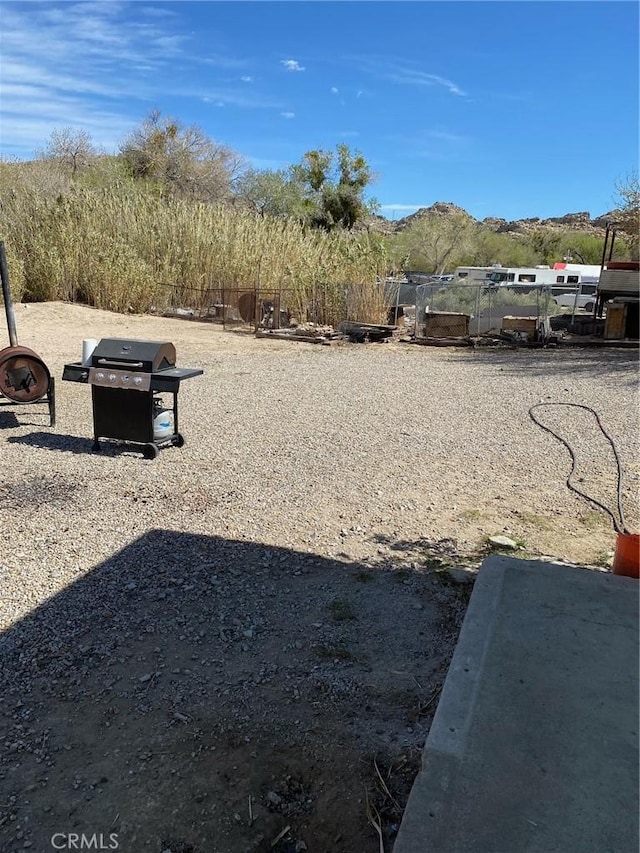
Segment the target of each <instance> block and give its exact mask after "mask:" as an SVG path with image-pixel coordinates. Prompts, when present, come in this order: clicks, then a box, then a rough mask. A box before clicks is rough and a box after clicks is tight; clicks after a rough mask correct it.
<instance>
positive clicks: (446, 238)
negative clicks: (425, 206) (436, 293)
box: [389, 213, 474, 274]
mask: <svg viewBox="0 0 640 853" xmlns="http://www.w3.org/2000/svg"><path fill="white" fill-rule="evenodd" d="M473 234H474V222H473V220H472V219H471V217H470V216H468V215H467V214H464V213H455V214H452V215H445V216H442V215H438V214H431V215H428V216H420V217H418V218H416V219H414V220H413V221H412V222H411V223H410V224H409V225H408V226H407V227H406V228H405V229H403V230H402V231H400V232H399V233H397V234H396V235H394V236H393V237H392V238H391V240H390V243H389V252H390V255H391V258H392V259H393V260H394V262H395V264H396V265H397V266H399V267H401V268H404V269H412V270H420V271H421V272H425V273H437V274H441V273H443V272H446V271H447V270H452V269H455V267H456V266H459V265H460V264H462V263H464V258H465V256H467V255H468V254H469V252H470V244H471V240H472V238H473Z"/></svg>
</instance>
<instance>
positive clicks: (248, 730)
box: [0, 530, 470, 853]
mask: <svg viewBox="0 0 640 853" xmlns="http://www.w3.org/2000/svg"><path fill="white" fill-rule="evenodd" d="M469 594H470V585H469V584H465V583H462V584H458V583H455V582H452V583H450V584H443V583H442V581H441V579H438V578H436V577H435V576H434V575H432V574H430V573H429V572H426V571H420V570H414V571H398V570H397V569H393V568H391V567H389V566H378V565H371V564H367V563H346V562H340V561H337V560H330V559H324V558H321V557H318V556H315V555H312V554H305V553H300V552H294V551H290V550H287V549H283V548H274V547H267V546H262V545H259V544H255V543H250V542H241V541H231V540H225V539H220V538H216V537H206V536H196V535H191V534H186V533H179V532H172V531H167V530H155V531H150V532H148V533H147V534H145V535H143V536H142V537H141V538H139V539H137V540H136V541H134V542H133V543H132V544H131V545H130V546H128V547H127V548H125V549H124V550H122V551H121V552H119V553H116V554H115V555H114V556H113V557H111V558H110V559H108V560H107V561H105V562H104V563H102V564H100V565H98V566H96V567H95V569H93V570H92V571H91V572H90V573H88V574H87V575H85V576H83V577H82V578H80V579H79V580H77V581H76V582H75V583H74V584H72V585H71V586H69V587H68V588H66V589H65V590H63V591H62V592H60V593H59V594H58V595H56V596H55V597H53V598H51V599H50V600H49V601H47V602H45V603H44V604H42V605H41V606H39V607H38V608H37V609H35V610H34V611H33V612H32V613H30V614H29V615H28V616H27V617H25V618H24V619H23V620H22V621H20V622H19V623H17V624H15V625H14V626H13V627H12V628H10V629H9V630H8V631H6V632H5V634H4V635H3V636H2V637H1V638H0V655H1V656H2V661H3V667H2V671H1V672H0V697H2V701H0V719H1V720H2V735H1V737H2V739H3V743H2V749H1V750H0V755H1V756H2V757H0V849H1V850H2V851H14V850H16V851H17V850H23V849H24V848H25V847H32V849H33V850H37V851H38V852H39V853H40V851H42V853H46V851H48V850H53V849H55V847H54V846H53V845H52V840H51V839H52V837H53V836H54V834H55V833H61V835H58V836H56V837H55V841H56V843H62V841H63V840H64V839H65V838H68V837H69V834H73V833H76V834H78V835H80V834H83V833H84V834H85V835H86V836H93V835H98V836H99V834H100V833H102V836H103V839H104V842H105V843H109V839H110V838H111V834H112V833H113V834H115V837H117V841H118V849H119V850H121V851H124V853H129V851H131V853H133V851H135V852H136V853H139V851H144V850H150V851H157V853H161V851H165V850H171V851H172V853H215V852H216V851H220V853H251V851H255V853H259V851H276V853H284V851H288V853H289V852H290V851H294V850H304V849H309V850H321V851H344V853H353V851H356V850H357V851H359V853H365V851H367V850H371V851H375V850H378V849H379V839H378V836H377V833H376V831H375V830H374V829H373V827H372V824H371V822H370V820H369V818H368V817H367V812H368V813H369V817H371V816H374V815H377V816H379V820H380V824H381V826H382V829H383V834H384V838H385V843H387V844H388V845H391V843H392V840H393V838H394V834H395V832H396V831H397V828H398V824H399V821H400V817H401V813H402V804H403V803H404V802H405V801H406V797H407V795H408V792H409V790H410V787H411V784H412V782H413V779H414V777H415V774H416V772H417V770H418V767H419V761H420V754H421V748H422V745H423V743H424V740H425V737H426V733H427V731H428V729H429V726H430V723H431V719H432V716H433V713H434V711H435V707H436V705H437V698H438V695H439V690H440V688H441V686H442V683H443V680H444V677H445V675H446V671H447V667H448V663H449V660H450V658H451V655H452V652H453V648H454V645H455V642H456V639H457V635H458V632H459V629H460V625H461V621H462V618H463V614H464V611H465V608H466V603H467V601H468V596H469ZM367 792H368V793H367ZM72 837H73V836H72ZM27 842H28V843H27ZM303 844H304V845H306V847H305V846H303Z"/></svg>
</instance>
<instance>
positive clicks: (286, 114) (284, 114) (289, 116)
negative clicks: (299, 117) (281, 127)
mask: <svg viewBox="0 0 640 853" xmlns="http://www.w3.org/2000/svg"><path fill="white" fill-rule="evenodd" d="M280 115H281V116H282V118H295V117H296V114H295V113H280Z"/></svg>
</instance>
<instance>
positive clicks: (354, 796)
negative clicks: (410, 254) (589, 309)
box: [0, 303, 640, 853]
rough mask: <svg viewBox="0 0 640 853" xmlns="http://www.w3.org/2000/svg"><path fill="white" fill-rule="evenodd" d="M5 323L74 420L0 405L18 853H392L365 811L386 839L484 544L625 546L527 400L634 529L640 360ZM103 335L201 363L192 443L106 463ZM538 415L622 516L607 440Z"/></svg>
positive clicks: (185, 423)
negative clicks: (80, 847)
mask: <svg viewBox="0 0 640 853" xmlns="http://www.w3.org/2000/svg"><path fill="white" fill-rule="evenodd" d="M16 315H17V324H18V336H19V341H20V344H22V345H25V346H30V347H32V348H33V349H35V350H36V352H38V354H39V355H41V357H42V358H43V359H44V360H45V362H46V363H47V365H48V366H49V368H50V370H51V372H52V374H53V375H54V376H55V377H56V379H57V380H58V384H57V394H58V425H57V427H56V428H55V429H50V428H49V427H48V417H47V415H46V407H45V406H40V405H38V406H23V407H18V406H13V405H11V406H4V405H0V442H2V459H3V478H2V482H1V483H0V514H1V517H2V524H1V526H0V537H1V542H2V548H1V550H0V576H1V590H2V612H1V618H2V623H1V627H2V629H3V630H4V632H5V633H4V635H3V637H2V640H1V641H0V642H1V643H2V653H3V661H4V666H3V669H2V673H1V676H2V677H1V679H0V680H1V681H2V685H1V689H0V695H2V696H3V697H4V701H0V719H2V729H1V730H0V740H3V741H4V743H2V744H1V746H2V747H4V749H2V758H1V759H0V849H1V850H2V851H5V850H7V851H13V850H22V849H24V848H28V847H32V849H34V850H38V851H40V850H43V851H44V850H52V849H55V848H54V847H53V846H52V845H51V841H50V839H51V836H52V834H53V833H55V832H61V833H70V832H76V833H82V832H84V833H85V834H89V835H90V834H91V833H101V832H102V833H103V834H104V836H105V839H106V840H107V841H108V833H109V832H115V833H118V839H119V849H121V850H126V851H129V850H131V851H134V850H135V851H138V850H143V849H149V850H157V851H158V853H161V851H164V850H171V851H172V853H205V851H206V853H212V852H213V851H218V850H219V851H222V853H236V851H237V853H241V851H254V850H255V851H261V850H276V851H295V850H305V849H309V850H310V851H313V850H316V851H329V850H332V851H333V850H335V851H341V850H344V851H345V852H346V853H353V851H355V850H358V851H360V850H362V851H365V850H376V849H378V839H377V834H376V831H375V830H374V828H373V826H372V823H371V820H369V819H368V818H367V811H368V809H367V801H368V800H369V801H370V807H369V815H370V816H372V815H373V816H375V814H376V812H375V810H376V809H377V810H378V813H379V814H380V818H381V823H382V826H383V834H384V836H385V843H387V844H389V845H390V844H391V843H392V839H393V834H394V831H395V828H396V825H397V821H398V820H399V818H400V815H401V801H402V798H404V797H406V793H407V791H408V789H409V786H410V784H411V781H412V779H413V776H414V774H415V772H416V769H417V766H418V765H417V761H418V758H419V750H420V748H421V746H422V744H423V742H424V738H425V736H426V733H427V731H428V727H429V723H430V720H431V717H432V714H433V710H434V707H435V705H436V704H437V694H438V691H439V689H440V686H441V684H442V680H443V678H444V675H445V674H446V667H447V665H448V661H449V659H450V656H451V653H452V650H453V646H454V644H455V639H456V637H457V633H458V630H459V627H460V623H461V619H462V616H463V614H464V609H465V605H466V600H467V599H468V595H469V591H470V587H471V584H470V583H467V582H466V578H471V579H472V577H473V569H474V567H475V566H477V565H478V563H479V561H480V559H481V557H482V553H483V549H484V548H485V541H486V537H487V536H489V535H492V534H498V533H502V534H506V535H508V536H510V537H512V538H513V539H514V540H516V541H517V542H518V543H519V544H520V547H521V549H522V551H521V553H522V554H523V556H526V555H527V554H533V555H548V556H550V557H552V558H558V559H562V560H568V561H574V562H578V563H583V564H588V565H596V564H599V563H602V562H603V560H604V559H605V558H606V555H607V552H609V551H610V550H611V549H612V548H613V545H614V539H615V537H614V534H613V531H612V529H611V524H610V522H609V520H608V519H607V518H606V516H604V515H603V514H602V513H600V512H597V511H595V510H594V509H593V508H592V507H590V506H589V505H587V504H586V503H584V502H583V501H582V500H580V499H579V498H577V497H576V496H575V495H573V494H571V493H570V492H569V491H568V490H567V489H566V487H565V486H564V480H565V477H566V475H567V473H568V471H569V465H570V462H569V457H568V454H567V451H566V450H565V448H563V447H562V446H561V445H560V444H558V443H557V442H555V441H554V440H553V439H552V438H551V436H549V435H548V434H546V433H544V432H543V431H542V430H540V429H539V428H538V427H537V426H535V425H534V424H533V423H532V422H531V420H530V419H529V417H528V414H527V412H528V408H529V407H530V406H531V405H534V404H536V403H540V402H552V401H553V402H572V403H581V404H585V405H589V406H592V407H593V408H595V409H596V410H597V411H598V412H599V413H600V415H601V418H602V420H603V423H604V424H605V426H606V428H607V430H608V431H609V432H610V433H611V434H612V436H613V437H614V438H615V440H616V444H617V447H618V450H619V453H620V456H621V459H622V462H623V466H624V470H625V492H624V506H625V511H626V516H627V524H628V526H629V527H631V528H633V529H637V525H638V519H639V513H638V502H637V494H638V476H639V471H640V468H639V465H638V459H639V455H638V443H639V434H638V423H637V378H638V372H637V366H638V364H637V353H635V352H633V351H631V350H606V351H605V350H593V351H592V350H577V349H575V350H563V351H553V350H545V351H542V350H540V351H534V350H522V351H511V350H508V351H505V350H499V351H496V350H491V351H485V350H483V351H467V350H453V349H440V348H433V349H432V348H426V347H417V346H409V345H406V344H401V343H395V342H392V343H384V344H365V345H350V344H347V345H333V346H331V347H323V346H317V345H311V344H301V343H291V342H283V341H272V340H256V339H255V338H253V336H250V335H246V334H240V333H233V332H229V331H227V332H224V331H222V330H221V329H219V328H218V327H214V326H211V325H209V324H200V323H194V322H188V321H180V320H169V319H161V318H154V317H137V316H120V315H115V314H109V313H107V312H102V311H94V310H91V309H87V308H82V307H80V306H69V305H63V304H59V303H51V304H44V305H43V304H38V305H29V306H25V305H17V306H16ZM108 336H113V337H135V338H144V339H151V340H170V341H173V342H174V343H175V345H176V348H177V352H178V364H179V365H180V366H198V367H202V368H203V369H204V371H205V373H204V375H203V376H201V377H198V378H195V379H192V380H189V381H188V382H185V383H184V384H183V386H182V388H181V391H180V407H181V409H180V415H181V432H182V433H183V434H184V436H185V439H186V444H185V446H184V447H183V448H181V449H177V448H167V449H165V450H162V451H161V453H160V455H159V457H158V458H157V459H156V460H153V461H149V460H144V459H142V458H141V456H140V454H139V453H137V452H135V451H134V450H132V449H131V448H126V447H119V446H115V445H105V449H104V451H103V452H102V453H101V454H93V453H91V452H90V451H91V443H92V440H91V436H92V421H91V403H90V390H89V389H88V388H87V387H85V386H82V385H75V384H71V383H66V382H64V383H63V382H62V381H60V377H61V374H62V366H63V364H64V363H65V362H68V361H74V360H78V359H79V357H80V352H81V341H82V339H83V338H87V337H93V338H98V339H99V338H101V337H108ZM2 402H5V401H2ZM539 417H541V418H542V417H544V420H545V423H548V424H549V425H550V426H553V427H554V428H555V429H556V430H558V431H560V432H561V433H562V434H563V435H564V436H565V437H566V438H567V439H568V440H569V441H570V442H571V444H572V445H573V447H574V448H575V451H576V455H577V457H578V463H579V467H578V477H579V478H581V480H582V482H580V487H581V488H583V489H584V490H585V491H587V492H588V493H590V494H592V495H593V496H594V497H596V498H598V499H600V500H601V501H603V502H604V503H606V504H608V505H611V506H615V466H614V460H613V456H612V453H611V451H610V450H609V448H608V446H607V444H606V442H605V441H604V440H603V438H602V436H601V434H600V433H599V432H598V430H597V428H596V427H595V421H594V420H593V418H592V417H591V416H589V415H588V413H586V412H583V411H580V410H577V409H558V408H550V409H548V410H546V411H545V412H544V413H542V412H539ZM448 566H465V567H467V572H466V573H457V574H455V573H454V574H453V575H452V574H451V573H450V572H447V571H444V569H446V568H447V567H448ZM374 759H375V762H376V763H375V764H374V763H373V762H374ZM376 768H377V769H376ZM378 770H380V774H381V776H383V777H384V778H385V779H386V783H385V784H386V787H387V788H388V789H389V792H386V791H385V790H384V787H383V786H382V785H381V784H380V783H379V782H380V777H379V776H378ZM365 788H368V790H369V794H368V795H367V796H365V794H364V789H365ZM387 793H389V794H390V795H391V796H387ZM394 799H395V800H398V803H394ZM396 806H397V807H396ZM287 826H288V827H289V829H288V830H287V831H286V832H284V833H283V835H282V837H281V838H280V840H279V841H277V842H276V843H275V844H274V846H271V845H272V843H273V842H274V840H275V839H276V838H277V836H278V834H279V833H280V832H283V830H285V828H286V827H287ZM105 843H106V842H105ZM387 849H388V848H387Z"/></svg>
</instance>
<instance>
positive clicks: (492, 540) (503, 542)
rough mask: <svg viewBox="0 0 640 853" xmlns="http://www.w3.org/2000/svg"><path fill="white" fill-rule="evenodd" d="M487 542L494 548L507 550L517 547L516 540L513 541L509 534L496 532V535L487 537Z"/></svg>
mask: <svg viewBox="0 0 640 853" xmlns="http://www.w3.org/2000/svg"><path fill="white" fill-rule="evenodd" d="M489 544H490V545H491V546H492V547H493V548H496V549H500V548H502V549H504V550H507V551H517V550H518V549H519V547H520V546H519V545H518V543H517V542H514V540H513V539H511V538H510V537H509V536H503V535H502V534H498V535H497V536H490V537H489Z"/></svg>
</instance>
